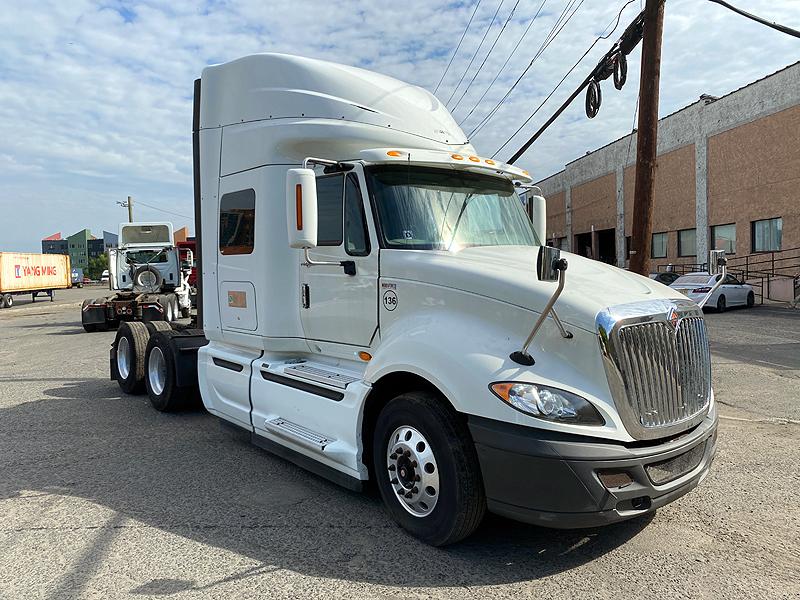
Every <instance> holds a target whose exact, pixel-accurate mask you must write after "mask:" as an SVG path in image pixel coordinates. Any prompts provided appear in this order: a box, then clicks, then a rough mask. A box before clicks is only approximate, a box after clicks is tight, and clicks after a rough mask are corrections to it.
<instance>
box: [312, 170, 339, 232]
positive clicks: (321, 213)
mask: <svg viewBox="0 0 800 600" xmlns="http://www.w3.org/2000/svg"><path fill="white" fill-rule="evenodd" d="M343 197H344V177H343V176H342V175H341V174H338V175H329V176H326V177H317V245H318V246H339V245H341V243H342V215H343V210H342V199H343Z"/></svg>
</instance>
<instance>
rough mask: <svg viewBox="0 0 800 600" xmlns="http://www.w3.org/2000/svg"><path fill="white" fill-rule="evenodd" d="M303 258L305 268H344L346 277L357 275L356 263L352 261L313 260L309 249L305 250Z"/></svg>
mask: <svg viewBox="0 0 800 600" xmlns="http://www.w3.org/2000/svg"><path fill="white" fill-rule="evenodd" d="M303 256H304V258H305V260H304V261H303V262H302V263H301V264H302V265H303V266H304V267H321V266H329V267H342V268H343V269H344V273H345V275H351V276H352V275H355V274H356V263H355V261H352V260H342V261H336V260H313V259H312V258H311V256H309V254H308V248H303Z"/></svg>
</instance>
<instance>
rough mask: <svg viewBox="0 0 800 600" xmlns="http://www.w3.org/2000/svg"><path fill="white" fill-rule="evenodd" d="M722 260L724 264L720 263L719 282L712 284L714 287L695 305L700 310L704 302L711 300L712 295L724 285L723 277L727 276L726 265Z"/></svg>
mask: <svg viewBox="0 0 800 600" xmlns="http://www.w3.org/2000/svg"><path fill="white" fill-rule="evenodd" d="M722 260H723V261H724V262H722V272H721V273H720V276H719V281H717V283H715V284H714V287H712V288H711V289H710V290H709V291H708V293H707V294H706V295H705V296H703V299H702V300H700V302H698V303H697V305H698V306H699V307H700V308H703V307H704V306H705V305H706V302H708V301H709V300H711V296H713V295H714V292H716V291H717V290H718V289H719V288H720V287H721V286H722V284H723V283H725V277H726V276H727V275H728V266H727V264H726V263H727V261H726V260H725V259H722Z"/></svg>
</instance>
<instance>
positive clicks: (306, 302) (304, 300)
mask: <svg viewBox="0 0 800 600" xmlns="http://www.w3.org/2000/svg"><path fill="white" fill-rule="evenodd" d="M300 303H301V304H302V306H303V308H308V307H309V306H311V290H310V289H309V287H308V284H307V283H304V284H302V285H301V286H300Z"/></svg>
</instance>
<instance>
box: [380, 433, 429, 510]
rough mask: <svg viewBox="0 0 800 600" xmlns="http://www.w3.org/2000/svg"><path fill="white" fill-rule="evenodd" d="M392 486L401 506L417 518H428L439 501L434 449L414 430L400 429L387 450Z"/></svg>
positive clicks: (388, 469)
mask: <svg viewBox="0 0 800 600" xmlns="http://www.w3.org/2000/svg"><path fill="white" fill-rule="evenodd" d="M386 468H387V471H388V475H389V483H390V484H391V486H392V489H393V490H394V493H395V494H396V497H397V500H398V501H399V502H400V505H401V506H402V507H403V508H404V509H406V511H408V512H409V513H410V514H411V515H413V516H415V517H427V516H428V515H429V514H431V513H432V512H433V509H434V508H436V503H437V502H438V501H439V465H437V464H436V457H435V456H434V454H433V448H431V445H430V444H429V443H428V440H427V439H425V436H424V435H422V434H421V433H420V432H419V431H417V430H416V429H415V428H413V427H410V426H408V425H404V426H402V427H398V428H397V429H395V430H394V432H393V433H392V435H391V436H390V437H389V444H388V447H387V449H386Z"/></svg>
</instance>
